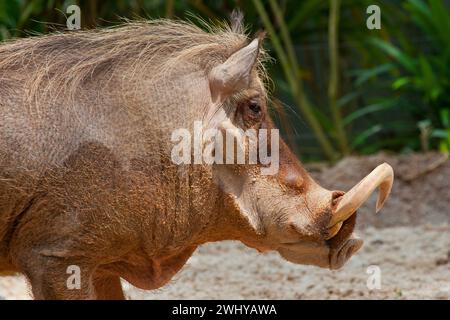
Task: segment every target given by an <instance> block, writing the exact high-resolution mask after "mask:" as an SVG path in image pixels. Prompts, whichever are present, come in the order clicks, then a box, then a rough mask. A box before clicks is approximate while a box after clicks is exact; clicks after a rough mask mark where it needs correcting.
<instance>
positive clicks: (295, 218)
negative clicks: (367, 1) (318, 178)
mask: <svg viewBox="0 0 450 320" xmlns="http://www.w3.org/2000/svg"><path fill="white" fill-rule="evenodd" d="M241 30H242V28H241V27H234V28H229V27H225V28H211V30H210V32H205V31H202V30H201V29H199V28H197V27H194V26H193V25H191V24H188V23H182V22H172V21H156V22H150V23H135V24H129V25H126V26H123V27H120V28H116V29H111V30H101V31H92V32H73V33H63V34H55V35H50V36H43V37H38V38H30V39H25V40H17V41H13V42H10V43H6V44H3V45H2V46H0V75H1V76H0V116H1V119H2V121H1V122H0V271H18V272H22V273H23V274H25V275H26V276H27V277H28V279H29V281H30V283H31V285H32V288H33V294H34V297H35V298H38V299H44V298H45V299H69V298H71V299H93V298H98V299H108V298H111V299H118V298H123V293H122V292H121V288H120V284H119V277H122V278H125V279H127V280H128V281H130V282H131V283H132V284H134V285H136V286H138V287H140V288H144V289H154V288H158V287H160V286H162V285H164V284H165V283H166V282H167V281H169V280H170V278H171V277H172V276H173V275H174V274H175V273H176V272H177V271H178V270H179V269H180V268H181V267H182V266H183V265H184V263H185V262H186V261H187V259H188V258H189V256H190V255H191V254H192V253H193V252H194V250H195V249H196V247H197V246H198V245H200V244H202V243H205V242H208V241H219V240H224V239H237V240H241V241H243V242H244V243H246V244H247V245H249V246H252V247H254V248H257V249H259V250H278V249H279V248H280V246H285V244H293V243H303V242H304V243H305V244H306V249H305V250H306V251H305V250H304V249H301V250H300V251H299V252H302V254H303V253H305V252H306V256H307V257H306V259H303V258H295V259H294V258H292V257H291V255H290V254H286V255H287V256H289V257H290V258H289V259H291V260H295V261H296V262H301V263H309V264H316V265H320V266H328V263H329V258H328V250H329V248H328V244H327V242H326V241H325V240H324V232H325V227H326V225H327V222H328V221H329V218H330V208H331V204H332V202H331V200H332V197H333V196H332V194H331V193H330V192H328V191H327V190H324V189H322V188H320V187H319V186H318V185H317V184H316V183H315V182H314V181H313V180H312V179H311V178H310V177H309V176H308V174H307V173H306V172H305V171H304V170H303V169H302V167H301V165H300V163H299V162H298V160H297V159H295V157H294V156H293V155H292V154H291V152H290V151H289V149H288V148H287V146H286V145H284V144H282V148H281V151H280V152H281V155H280V156H281V171H280V174H279V175H276V176H274V177H272V176H260V174H259V171H258V170H257V169H258V168H257V166H256V167H255V166H244V167H243V168H242V167H239V166H204V165H182V166H176V165H174V164H172V162H171V161H170V148H171V143H170V133H171V132H172V131H173V130H174V129H176V128H192V123H193V121H195V120H202V119H204V118H205V115H206V114H207V113H208V112H210V111H211V106H212V102H211V96H210V95H209V94H208V92H209V86H208V77H207V75H208V72H209V70H210V69H211V68H212V67H213V66H214V65H217V64H219V63H222V62H223V61H224V60H226V59H227V58H228V57H229V56H230V55H231V54H232V53H234V52H236V51H237V50H239V49H241V48H242V47H244V46H245V45H246V44H247V43H248V40H247V37H246V36H245V35H244V34H241V33H239V32H240V31H241ZM236 31H237V32H236ZM263 60H264V53H260V59H259V67H257V68H255V69H254V72H253V73H252V81H251V84H250V85H249V88H244V89H243V90H240V91H239V92H236V93H235V94H234V95H233V96H232V97H229V99H227V100H226V101H224V103H223V105H222V106H220V107H221V108H225V109H227V110H231V109H233V110H236V106H240V105H244V106H245V105H246V103H247V102H248V100H249V99H250V98H252V97H253V96H254V95H255V93H256V95H257V96H258V97H259V98H260V99H261V101H262V104H263V108H264V110H263V112H264V114H265V116H264V119H263V120H262V121H261V123H256V124H255V123H249V121H248V119H247V118H245V115H244V116H243V115H242V114H241V113H240V111H239V108H238V109H237V110H238V111H237V112H236V114H235V118H234V121H235V123H236V124H239V125H240V126H241V127H242V128H244V129H245V127H248V126H256V128H259V127H269V128H270V127H272V124H271V121H270V119H269V116H268V114H267V105H266V91H265V88H264V86H263V84H262V83H263V82H264V78H265V73H264V69H263V67H262V64H261V62H262V61H263ZM237 196H238V197H237ZM238 198H239V200H237V199H238ZM351 229H352V228H351ZM350 232H351V231H350ZM341 237H342V238H343V239H344V240H345V238H347V237H348V236H347V235H341ZM310 244H313V246H317V248H318V249H317V250H316V251H314V250H313V251H311V249H309V248H310ZM301 246H302V248H303V244H301ZM296 250H297V249H296ZM302 250H303V251H302ZM280 252H281V251H280ZM296 252H297V251H296ZM316 253H317V254H316ZM282 254H283V253H282ZM296 254H297V253H296ZM283 255H284V254H283ZM297 256H298V254H297ZM299 257H303V256H302V255H300V256H299ZM297 260H298V261H297ZM69 265H78V266H79V267H80V268H81V272H82V274H81V281H82V288H81V289H80V290H68V289H67V287H66V280H67V277H68V274H67V273H66V270H67V267H68V266H69Z"/></svg>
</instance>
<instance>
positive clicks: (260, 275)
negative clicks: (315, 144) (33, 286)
mask: <svg viewBox="0 0 450 320" xmlns="http://www.w3.org/2000/svg"><path fill="white" fill-rule="evenodd" d="M440 159H441V155H439V154H427V155H420V154H413V155H407V156H406V155H405V156H394V155H388V154H384V153H381V154H378V155H374V156H371V157H350V158H347V159H344V160H342V161H341V162H339V163H338V164H336V165H335V166H333V167H326V166H317V165H315V166H314V168H309V169H310V170H311V171H312V174H313V176H314V177H315V178H316V179H317V180H318V181H319V182H320V183H321V184H322V185H323V186H324V187H327V188H330V189H341V190H348V189H349V188H350V187H352V186H353V185H354V184H355V183H356V182H358V181H359V180H360V179H361V178H362V177H363V176H365V175H366V174H367V173H369V172H370V171H371V170H372V169H373V168H375V167H376V166H377V165H378V164H380V163H382V162H388V163H389V164H391V165H392V166H393V167H394V171H395V173H396V179H395V182H394V188H393V191H392V196H391V197H390V199H389V201H388V202H387V203H386V206H385V207H384V208H383V210H382V211H381V213H380V214H378V215H375V214H374V211H375V209H374V208H375V200H376V197H375V196H373V197H372V198H371V199H370V200H369V201H368V203H367V204H366V205H365V206H364V207H363V208H361V209H360V210H359V213H358V214H359V215H358V222H357V228H358V232H359V234H360V236H361V238H363V239H364V241H365V244H364V246H363V247H362V249H361V250H360V252H358V253H357V254H356V255H355V256H354V257H352V259H350V262H349V263H348V264H346V265H345V266H344V267H343V268H342V269H341V270H338V271H329V270H323V269H319V268H315V267H310V266H301V265H295V264H292V263H289V262H286V261H284V260H283V259H282V258H280V257H279V255H278V254H277V253H267V254H260V253H257V252H256V251H255V250H252V249H249V248H246V247H245V246H244V245H242V244H240V243H238V242H232V241H227V242H220V243H211V244H207V245H204V246H202V247H200V248H199V249H198V250H197V252H196V253H195V254H194V255H193V256H192V257H191V258H190V259H189V262H188V264H187V265H186V267H185V268H183V270H182V271H181V272H180V273H178V274H177V275H176V276H175V278H174V280H173V281H171V282H170V283H169V284H168V285H167V286H165V287H164V288H162V289H160V290H156V291H152V292H149V291H142V290H138V289H136V288H134V287H132V286H131V285H129V284H127V283H125V282H124V288H125V290H126V294H127V296H128V297H129V298H133V299H450V210H449V205H450V162H449V161H446V162H445V163H440V164H439V162H441V160H440ZM436 164H438V166H436ZM370 266H375V267H370ZM373 270H375V272H377V273H378V272H379V273H378V274H379V275H380V285H381V287H380V288H379V289H376V288H373V289H369V288H368V286H367V281H368V279H369V277H370V274H368V271H369V272H370V271H372V272H373ZM27 292H28V289H27V285H26V283H25V281H24V278H23V277H3V278H0V297H4V298H7V299H29V298H30V296H29V295H28V293H27Z"/></svg>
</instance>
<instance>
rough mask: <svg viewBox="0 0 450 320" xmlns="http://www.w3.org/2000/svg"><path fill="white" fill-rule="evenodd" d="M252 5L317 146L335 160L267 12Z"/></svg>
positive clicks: (257, 1)
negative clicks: (317, 143)
mask: <svg viewBox="0 0 450 320" xmlns="http://www.w3.org/2000/svg"><path fill="white" fill-rule="evenodd" d="M253 4H254V6H255V8H256V10H257V11H258V13H259V15H260V16H261V19H262V22H263V24H264V26H265V28H266V31H267V32H268V33H269V36H270V38H271V41H272V45H273V47H274V49H275V51H276V53H277V56H278V58H279V60H280V63H281V66H282V68H283V73H284V75H285V77H286V79H287V82H288V84H289V87H290V89H291V92H292V96H293V98H294V99H295V101H296V104H297V106H298V107H299V108H300V110H301V112H302V113H303V115H304V116H305V118H306V120H307V121H308V123H309V125H310V126H311V128H312V130H313V132H314V134H315V136H316V138H317V140H318V141H319V144H320V145H321V147H322V150H323V152H324V154H325V156H326V157H327V158H328V159H329V160H331V161H334V160H335V159H336V153H335V150H334V148H333V147H332V145H331V144H330V142H329V140H328V137H327V136H326V135H325V133H324V131H323V129H322V127H321V126H320V123H319V121H318V120H317V119H316V117H315V116H314V113H313V111H312V110H313V107H312V105H311V103H310V102H309V100H308V98H307V97H306V95H305V93H304V91H303V88H302V86H300V84H301V83H300V81H298V79H296V77H295V72H294V71H293V70H292V65H291V64H290V63H289V60H288V57H287V56H286V53H285V51H284V49H283V46H282V45H281V42H280V39H279V38H278V35H277V33H276V32H275V28H274V27H273V24H272V22H271V21H270V19H269V16H268V15H267V12H266V10H265V8H264V6H263V5H262V3H261V0H253Z"/></svg>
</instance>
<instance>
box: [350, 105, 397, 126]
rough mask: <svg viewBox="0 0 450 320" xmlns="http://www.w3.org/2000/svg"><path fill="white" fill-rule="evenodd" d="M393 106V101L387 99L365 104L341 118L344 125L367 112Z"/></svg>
mask: <svg viewBox="0 0 450 320" xmlns="http://www.w3.org/2000/svg"><path fill="white" fill-rule="evenodd" d="M394 106H395V103H394V101H391V100H389V101H385V102H382V103H375V104H371V105H368V106H365V107H363V108H360V109H357V110H355V111H353V112H352V113H350V114H349V115H347V116H346V117H345V118H344V120H343V122H344V125H349V124H350V123H352V122H353V121H355V120H356V119H358V118H360V117H362V116H365V115H367V114H370V113H373V112H377V111H381V110H386V109H389V108H392V107H394Z"/></svg>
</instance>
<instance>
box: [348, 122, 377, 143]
mask: <svg viewBox="0 0 450 320" xmlns="http://www.w3.org/2000/svg"><path fill="white" fill-rule="evenodd" d="M381 130H383V126H382V125H381V124H376V125H373V126H372V127H370V128H369V129H366V130H364V131H363V132H361V133H360V134H358V135H357V136H356V137H355V138H354V139H353V141H352V143H351V147H352V148H353V149H355V148H356V147H357V146H359V145H361V144H363V143H365V142H366V140H367V139H368V138H369V137H370V136H373V135H374V134H377V133H378V132H380V131H381Z"/></svg>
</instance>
